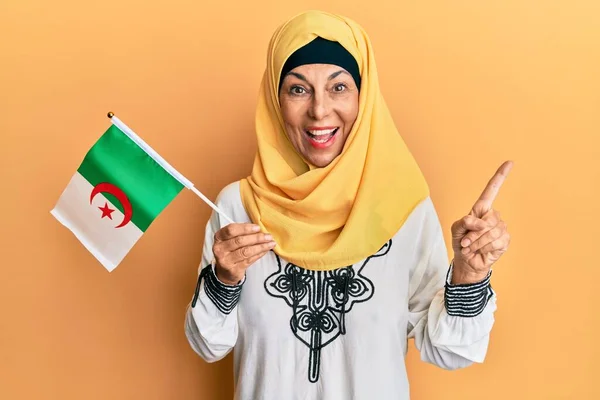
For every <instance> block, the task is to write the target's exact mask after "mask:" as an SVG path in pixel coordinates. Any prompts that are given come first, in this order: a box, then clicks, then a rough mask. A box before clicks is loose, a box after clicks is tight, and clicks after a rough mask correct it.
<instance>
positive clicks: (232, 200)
mask: <svg viewBox="0 0 600 400" xmlns="http://www.w3.org/2000/svg"><path fill="white" fill-rule="evenodd" d="M216 203H217V205H218V206H233V205H237V204H238V203H239V204H241V203H242V197H241V195H240V181H235V182H231V183H229V184H227V185H226V186H225V187H223V188H222V189H221V191H220V192H219V194H218V195H217V201H216Z"/></svg>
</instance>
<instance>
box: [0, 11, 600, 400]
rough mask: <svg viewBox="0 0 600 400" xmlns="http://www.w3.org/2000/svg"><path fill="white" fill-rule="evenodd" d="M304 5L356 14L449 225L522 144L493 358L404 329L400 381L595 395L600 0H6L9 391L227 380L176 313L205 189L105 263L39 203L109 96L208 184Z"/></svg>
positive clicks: (100, 392)
mask: <svg viewBox="0 0 600 400" xmlns="http://www.w3.org/2000/svg"><path fill="white" fill-rule="evenodd" d="M309 8H321V9H324V10H327V11H333V12H338V13H343V14H345V15H347V16H349V17H351V18H354V19H356V20H357V21H358V22H360V23H361V24H362V25H363V26H364V27H365V28H366V30H367V32H369V34H370V37H371V39H372V41H373V44H374V47H375V51H376V57H377V61H378V67H379V72H380V77H381V81H382V87H383V90H384V94H385V96H386V99H387V102H388V104H389V106H390V108H391V109H392V111H393V115H394V118H395V121H396V123H397V125H398V127H399V129H400V131H401V132H402V134H403V137H404V138H405V140H406V141H407V143H408V144H409V146H410V148H411V149H412V151H413V153H414V155H415V157H416V158H417V159H418V162H419V163H420V165H421V166H422V169H423V171H424V173H425V174H426V177H427V179H428V181H429V183H430V185H431V189H432V196H433V199H434V201H435V203H436V205H437V207H438V211H439V214H440V218H441V220H442V223H443V225H444V227H445V229H446V233H447V236H446V239H447V243H449V232H450V225H451V223H452V222H453V221H454V220H455V219H457V218H459V217H461V216H462V215H463V214H464V213H466V212H468V211H469V208H470V206H471V205H472V203H473V202H474V201H475V200H476V198H477V196H478V195H479V193H480V192H481V190H482V189H483V187H484V185H485V183H486V182H487V179H488V178H489V177H490V176H491V175H492V174H493V173H494V171H495V170H496V168H497V167H498V166H499V165H500V164H501V162H503V161H504V160H505V159H512V160H514V161H515V165H514V168H513V170H512V172H511V174H510V176H509V178H508V180H507V181H506V183H505V185H504V187H503V188H502V191H501V192H500V195H499V198H498V200H497V202H496V207H497V208H498V209H499V210H500V211H501V213H502V215H503V217H504V219H505V220H506V221H507V222H508V225H509V230H510V232H511V233H512V236H513V240H512V243H511V247H510V249H509V251H508V253H506V255H505V256H504V257H503V258H502V259H501V261H500V262H499V263H498V264H497V268H496V269H495V274H494V277H493V286H494V288H495V289H496V291H497V293H498V296H499V300H498V305H499V309H498V311H497V314H496V325H495V328H494V330H493V334H492V338H491V343H490V347H489V353H488V357H487V359H486V361H485V363H484V364H483V365H475V366H473V367H471V368H468V369H465V370H460V371H454V372H447V371H442V370H440V369H437V368H435V367H433V366H429V365H425V364H423V363H421V362H420V361H419V358H418V353H417V352H416V351H415V350H414V346H412V345H411V350H410V351H409V355H408V364H409V373H410V379H411V382H412V386H411V392H412V396H413V398H414V399H417V400H433V399H461V400H467V399H482V398H485V399H488V400H492V399H493V400H504V399H577V400H583V399H598V398H600V385H599V384H598V377H599V376H600V369H599V368H598V358H599V357H600V345H599V344H598V337H599V333H598V327H599V326H600V301H599V300H598V292H599V289H598V287H599V281H600V272H599V271H600V261H599V257H598V248H599V246H600V244H599V239H600V231H599V225H600V224H599V221H600V212H599V208H598V204H599V198H600V22H599V21H600V3H599V2H597V1H595V0H572V1H561V0H546V1H543V0H539V1H533V0H503V1H487V2H483V1H461V2H456V1H437V2H436V1H419V2H415V1H406V0H402V1H397V0H395V1H391V0H389V1H368V2H364V1H357V0H328V1H307V2H282V1H271V2H269V1H266V0H256V1H244V2H227V1H225V2H205V1H191V0H175V1H168V2H167V1H164V0H163V1H139V0H136V1H132V0H125V1H122V0H119V1H116V0H106V1H101V2H87V1H74V0H71V1H67V0H56V1H41V0H40V1H34V0H3V1H2V2H0V38H1V39H0V113H1V115H0V134H1V139H0V163H1V167H2V168H1V174H2V175H1V180H0V182H1V188H2V196H0V211H1V212H2V224H1V228H0V229H1V235H2V237H1V240H0V246H1V248H2V250H1V257H2V258H1V260H2V263H1V266H2V271H1V272H2V274H1V277H0V307H1V310H0V311H1V314H0V398H2V399H6V400H13V399H35V400H37V399H57V400H58V399H60V400H80V399H86V400H96V399H98V400H106V399H111V400H136V399H145V400H146V399H160V400H163V399H164V400H171V399H177V400H184V399H190V400H192V399H195V400H198V399H230V398H231V395H232V390H233V388H232V374H231V368H232V362H231V361H232V360H231V357H228V358H227V359H226V360H224V361H221V362H219V363H216V364H206V363H204V362H203V361H202V360H201V359H200V358H199V357H197V356H196V355H195V354H194V353H193V352H192V350H191V349H190V348H189V346H188V344H187V341H186V339H185V336H184V332H183V317H184V311H185V306H186V304H187V303H188V301H189V300H190V299H191V296H192V294H193V290H194V287H195V283H196V271H197V267H198V262H199V260H200V251H201V243H202V240H203V233H204V225H205V223H206V220H207V218H208V216H209V213H210V211H211V210H210V209H209V207H208V206H206V205H205V204H204V203H202V202H201V200H200V199H199V198H197V197H196V196H195V195H194V194H193V193H191V192H189V191H184V192H183V193H182V194H181V195H180V196H179V197H177V198H176V200H175V201H174V202H173V203H171V205H170V206H169V207H168V208H167V209H166V210H165V211H164V212H163V213H162V214H161V215H160V217H159V218H158V220H156V221H155V223H154V224H153V225H152V226H151V227H150V229H149V230H148V231H147V232H146V234H145V235H144V236H143V238H142V239H141V240H140V242H138V244H137V245H136V246H135V247H134V249H133V250H132V251H131V253H130V254H129V255H128V256H127V258H126V260H125V261H124V262H123V263H122V264H121V265H120V266H119V267H118V268H117V269H116V270H115V271H114V272H112V273H108V272H107V271H106V270H104V268H103V267H102V266H101V265H100V264H99V263H98V262H97V261H96V260H95V259H94V258H93V257H92V256H91V254H90V253H88V252H87V251H86V250H85V249H84V248H83V246H82V245H80V244H79V242H78V241H77V240H76V239H75V238H74V237H73V236H72V234H71V233H70V232H69V231H67V230H66V229H65V228H63V227H62V226H61V225H60V224H59V223H58V222H57V221H55V220H54V219H53V218H52V217H51V215H50V213H49V211H50V209H51V208H52V207H53V206H54V203H55V201H56V200H57V199H58V197H59V196H60V194H61V192H62V190H63V189H64V187H65V186H66V184H67V183H68V181H69V179H70V177H71V175H72V174H73V172H74V171H75V170H76V168H77V167H78V165H79V163H80V162H81V160H82V158H83V156H84V154H85V153H86V152H87V150H88V149H89V148H90V146H91V145H92V144H93V143H94V142H95V141H96V139H97V138H98V137H99V135H100V134H102V133H103V132H104V130H105V129H106V128H107V127H108V124H109V120H108V119H107V118H106V113H107V112H108V111H114V112H115V113H116V115H117V116H118V117H120V118H121V119H122V120H123V121H124V122H125V123H126V124H128V125H129V126H130V127H131V128H132V129H134V130H135V131H136V132H137V133H138V134H140V135H141V136H142V137H143V138H144V139H145V140H146V141H147V142H148V143H149V144H150V145H151V146H153V147H154V148H155V149H156V150H157V151H158V152H159V153H160V154H161V155H162V156H164V157H165V158H166V159H167V160H168V161H169V162H171V164H173V165H174V166H175V167H176V168H177V169H178V170H179V171H180V172H182V173H183V174H184V175H186V176H187V177H188V178H189V179H191V180H192V181H193V182H194V183H195V184H196V185H197V186H198V187H199V188H200V189H201V190H202V191H203V192H204V193H205V194H206V195H207V196H209V197H210V198H213V199H214V198H215V196H216V194H217V193H218V191H219V190H220V189H221V188H222V187H223V186H224V185H226V184H227V183H229V182H231V181H234V180H237V179H239V178H241V177H243V176H244V175H246V174H248V173H249V170H250V167H251V163H252V159H253V153H254V150H255V138H254V133H253V118H254V107H255V104H256V97H257V93H258V86H259V82H260V78H261V74H262V72H263V67H264V62H265V52H266V47H267V43H268V40H269V38H270V35H271V33H272V31H273V30H274V29H275V27H276V26H277V25H278V24H280V23H281V22H282V21H283V20H285V19H287V18H288V17H290V16H292V15H294V14H296V13H298V12H300V11H302V10H305V9H309ZM398 357H402V355H401V354H398ZM273 378H274V379H276V377H273ZM290 389H291V388H290ZM282 400H285V399H284V398H283V397H282ZM374 400H377V399H374Z"/></svg>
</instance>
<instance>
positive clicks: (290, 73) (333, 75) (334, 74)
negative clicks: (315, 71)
mask: <svg viewBox="0 0 600 400" xmlns="http://www.w3.org/2000/svg"><path fill="white" fill-rule="evenodd" d="M287 74H288V75H294V76H295V77H296V78H298V79H300V80H303V81H304V82H306V83H308V80H307V79H306V77H305V76H304V75H302V74H299V73H297V72H288V73H287ZM340 74H348V72H346V71H345V70H343V69H340V70H339V71H337V72H334V73H333V74H331V75H329V78H327V80H328V81H330V80H332V79H335V78H336V77H338V76H339V75H340ZM348 75H350V74H348Z"/></svg>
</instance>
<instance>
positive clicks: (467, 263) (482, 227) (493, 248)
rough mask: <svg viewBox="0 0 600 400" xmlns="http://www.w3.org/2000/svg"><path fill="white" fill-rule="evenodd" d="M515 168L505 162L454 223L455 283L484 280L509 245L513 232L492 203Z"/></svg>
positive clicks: (453, 282)
mask: <svg viewBox="0 0 600 400" xmlns="http://www.w3.org/2000/svg"><path fill="white" fill-rule="evenodd" d="M511 168H512V162H511V161H506V162H505V163H503V164H502V165H501V166H500V168H498V170H497V171H496V173H495V174H494V176H493V177H492V179H490V181H489V182H488V184H487V186H486V188H485V189H484V190H483V192H482V193H481V196H479V199H477V201H476V202H475V204H474V205H473V208H471V211H470V212H469V214H468V215H466V216H464V217H463V218H461V219H459V220H458V221H456V222H455V223H454V224H452V248H453V250H454V266H453V271H452V284H463V283H475V282H479V281H482V280H483V279H485V278H486V276H487V275H488V273H489V271H490V269H491V267H492V265H493V264H494V263H495V262H496V261H498V259H499V258H500V256H502V254H504V253H505V252H506V250H507V249H508V245H509V243H510V235H509V234H508V231H507V228H506V223H505V222H504V221H503V220H502V219H501V218H500V214H499V213H498V211H496V210H494V209H493V207H492V205H493V202H494V200H495V198H496V196H497V195H498V191H499V190H500V187H501V186H502V184H503V183H504V180H505V179H506V177H507V176H508V173H509V171H510V170H511Z"/></svg>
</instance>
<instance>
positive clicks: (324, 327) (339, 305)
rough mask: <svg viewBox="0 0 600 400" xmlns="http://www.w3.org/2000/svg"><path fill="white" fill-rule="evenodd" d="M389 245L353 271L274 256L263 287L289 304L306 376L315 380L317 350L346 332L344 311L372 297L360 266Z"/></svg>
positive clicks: (372, 288) (382, 251)
mask: <svg viewBox="0 0 600 400" xmlns="http://www.w3.org/2000/svg"><path fill="white" fill-rule="evenodd" d="M391 246H392V241H391V240H389V241H388V242H387V243H386V244H384V245H383V246H382V247H381V249H380V250H379V251H378V252H377V253H376V254H374V255H372V256H371V257H368V258H367V259H366V260H365V261H364V262H363V264H362V265H361V266H360V267H358V271H356V270H355V269H354V268H353V266H347V267H343V268H338V269H336V270H333V271H310V270H306V269H304V268H301V267H298V266H297V265H294V264H291V263H287V264H286V265H285V267H283V266H282V262H281V259H280V258H279V256H276V258H277V265H278V269H277V272H275V273H273V274H272V275H270V276H269V277H268V278H267V279H266V280H265V289H266V291H267V293H268V294H269V295H271V296H273V297H278V298H281V299H284V300H285V302H286V303H287V305H288V306H290V307H291V308H292V318H291V319H290V327H291V329H292V332H293V334H294V335H295V336H296V338H298V340H300V341H301V342H302V343H304V344H305V345H306V346H307V347H308V348H309V351H310V355H309V366H308V380H309V381H310V382H317V381H318V380H319V371H320V366H321V350H322V349H323V348H324V347H325V346H327V345H328V344H330V343H331V342H333V341H334V340H335V339H337V338H338V337H339V336H340V335H345V334H346V314H347V313H349V312H350V311H351V310H352V307H354V305H355V304H357V303H363V302H366V301H368V300H369V299H370V298H372V297H373V294H374V292H375V286H374V285H373V282H372V281H371V280H369V279H368V278H367V277H365V276H364V275H362V271H363V269H364V267H365V266H366V265H367V263H368V262H369V260H370V259H371V258H374V257H381V256H384V255H386V254H387V253H388V252H389V250H390V248H391Z"/></svg>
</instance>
